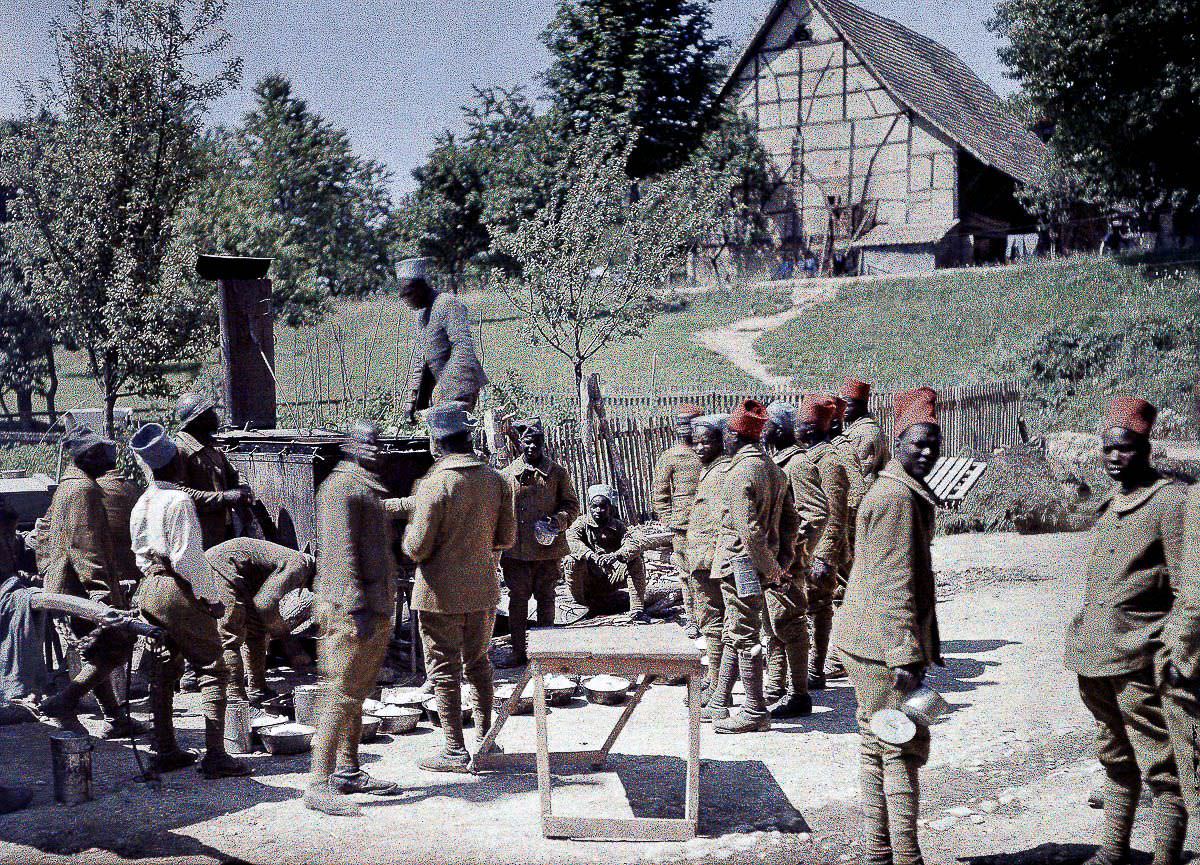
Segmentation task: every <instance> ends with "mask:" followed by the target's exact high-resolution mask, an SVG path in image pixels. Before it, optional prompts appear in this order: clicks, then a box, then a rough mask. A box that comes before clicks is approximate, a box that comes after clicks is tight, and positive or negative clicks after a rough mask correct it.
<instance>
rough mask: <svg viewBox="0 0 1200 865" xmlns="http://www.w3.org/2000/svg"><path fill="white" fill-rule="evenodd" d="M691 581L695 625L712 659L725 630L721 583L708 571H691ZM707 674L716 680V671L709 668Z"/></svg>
mask: <svg viewBox="0 0 1200 865" xmlns="http://www.w3.org/2000/svg"><path fill="white" fill-rule="evenodd" d="M692 579H693V585H694V586H695V587H696V611H697V613H698V615H699V620H698V621H697V623H696V624H697V625H699V626H700V633H701V634H703V635H704V643H705V645H706V647H707V650H708V655H709V657H710V658H712V656H713V655H714V654H716V652H717V647H718V646H720V644H721V634H722V632H723V631H724V629H725V596H724V595H723V594H721V581H720V580H714V579H712V578H711V577H710V576H709V575H708V571H693V572H692ZM709 674H710V676H711V677H712V678H713V679H714V680H715V679H716V676H717V671H716V670H714V669H711V668H710V669H709Z"/></svg>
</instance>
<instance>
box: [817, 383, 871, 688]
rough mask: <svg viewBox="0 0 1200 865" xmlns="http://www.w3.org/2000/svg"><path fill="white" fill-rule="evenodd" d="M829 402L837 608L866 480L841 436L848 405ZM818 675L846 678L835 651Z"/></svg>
mask: <svg viewBox="0 0 1200 865" xmlns="http://www.w3.org/2000/svg"><path fill="white" fill-rule="evenodd" d="M833 399H834V402H835V403H836V404H837V411H836V412H835V413H834V420H833V425H832V426H831V427H830V436H831V439H832V440H831V442H830V443H831V444H832V445H833V456H834V458H836V459H837V461H838V463H839V464H840V465H841V467H842V472H843V473H844V474H845V476H846V520H845V523H844V534H843V538H844V540H843V541H842V548H841V558H840V560H839V561H838V562H837V565H836V581H837V585H836V587H835V588H834V592H833V606H834V608H837V607H839V606H841V603H842V599H843V598H844V597H845V596H846V583H847V582H848V581H849V579H850V569H851V568H852V567H853V565H854V540H855V527H856V522H857V520H858V506H859V504H861V502H862V500H863V496H865V495H866V494H867V486H868V484H867V477H866V475H865V474H864V473H863V469H862V461H861V460H860V459H859V456H858V450H857V448H856V446H855V444H854V443H853V442H851V441H850V440H849V439H848V438H847V436H846V433H845V429H846V411H847V407H848V405H849V402H848V400H846V399H843V398H842V397H840V396H835V397H834V398H833ZM820 672H821V674H822V676H823V678H824V680H825V681H829V680H831V679H844V678H846V667H845V665H843V664H842V662H841V661H840V660H839V659H838V656H837V651H836V650H834V651H833V652H832V653H831V654H830V656H829V658H828V660H827V661H826V662H825V664H823V665H822V667H821V669H820Z"/></svg>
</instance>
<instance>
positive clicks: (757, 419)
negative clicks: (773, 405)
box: [729, 399, 767, 439]
mask: <svg viewBox="0 0 1200 865" xmlns="http://www.w3.org/2000/svg"><path fill="white" fill-rule="evenodd" d="M766 425H767V407H766V406H765V405H763V404H762V403H761V402H759V401H758V400H756V399H747V400H742V404H741V405H739V406H738V407H737V408H735V409H734V410H733V414H731V415H730V416H729V428H730V429H732V430H733V431H734V432H736V433H738V434H739V435H743V436H745V437H746V438H751V439H757V438H758V437H759V436H760V435H762V431H763V427H764V426H766Z"/></svg>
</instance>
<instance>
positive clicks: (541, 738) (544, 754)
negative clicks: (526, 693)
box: [529, 660, 552, 831]
mask: <svg viewBox="0 0 1200 865" xmlns="http://www.w3.org/2000/svg"><path fill="white" fill-rule="evenodd" d="M529 665H530V666H531V667H533V668H534V679H533V719H534V723H535V725H536V727H537V776H538V796H539V798H540V799H541V803H542V828H543V831H544V830H545V826H546V821H547V820H549V819H550V813H551V811H550V807H551V802H550V784H551V783H552V780H551V778H550V739H549V735H548V733H547V731H546V678H545V676H544V675H543V673H542V668H541V667H539V666H538V665H537V662H536V661H532V660H531V661H530V664H529Z"/></svg>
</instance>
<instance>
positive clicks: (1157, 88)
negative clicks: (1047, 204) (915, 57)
mask: <svg viewBox="0 0 1200 865" xmlns="http://www.w3.org/2000/svg"><path fill="white" fill-rule="evenodd" d="M1195 11H1196V10H1195V3H1194V2H1191V0H1157V2H1134V3H1130V2H1126V0H1001V2H1000V3H999V4H998V5H997V7H996V15H995V17H994V19H993V20H992V21H991V22H990V24H989V26H990V27H991V29H992V30H993V32H995V33H996V34H997V35H998V36H1000V37H1001V38H1002V39H1003V40H1004V41H1005V43H1006V44H1005V45H1004V47H1002V48H1001V50H1000V56H1001V59H1002V60H1003V61H1004V62H1005V63H1006V64H1007V65H1008V67H1009V69H1010V70H1011V75H1012V77H1013V78H1015V79H1017V80H1018V81H1020V82H1021V86H1022V87H1023V88H1024V90H1025V91H1026V93H1027V94H1028V96H1029V99H1030V100H1031V102H1032V103H1033V105H1034V107H1035V108H1036V109H1037V111H1038V113H1039V114H1040V115H1041V116H1042V117H1046V118H1052V119H1053V124H1054V131H1053V134H1052V137H1051V145H1052V146H1053V147H1054V149H1055V150H1057V152H1058V153H1059V155H1060V157H1061V161H1062V163H1063V166H1064V167H1066V168H1068V169H1071V170H1073V171H1077V172H1078V174H1079V176H1080V177H1081V178H1082V180H1083V181H1084V182H1085V183H1086V184H1087V186H1088V188H1089V190H1090V191H1091V192H1092V193H1094V194H1096V195H1097V196H1099V197H1100V198H1101V199H1103V200H1104V201H1106V202H1109V203H1117V202H1122V201H1126V202H1133V203H1136V204H1138V205H1139V206H1140V207H1141V208H1142V209H1143V211H1144V212H1146V213H1156V212H1158V213H1161V212H1166V211H1167V210H1169V209H1179V210H1182V211H1185V212H1186V211H1193V210H1194V209H1195V208H1196V205H1197V197H1198V195H1200V172H1198V171H1197V165H1200V139H1197V137H1196V136H1195V135H1192V134H1190V133H1186V132H1184V130H1187V129H1195V128H1196V127H1197V126H1200V51H1197V47H1196V26H1195Z"/></svg>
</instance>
